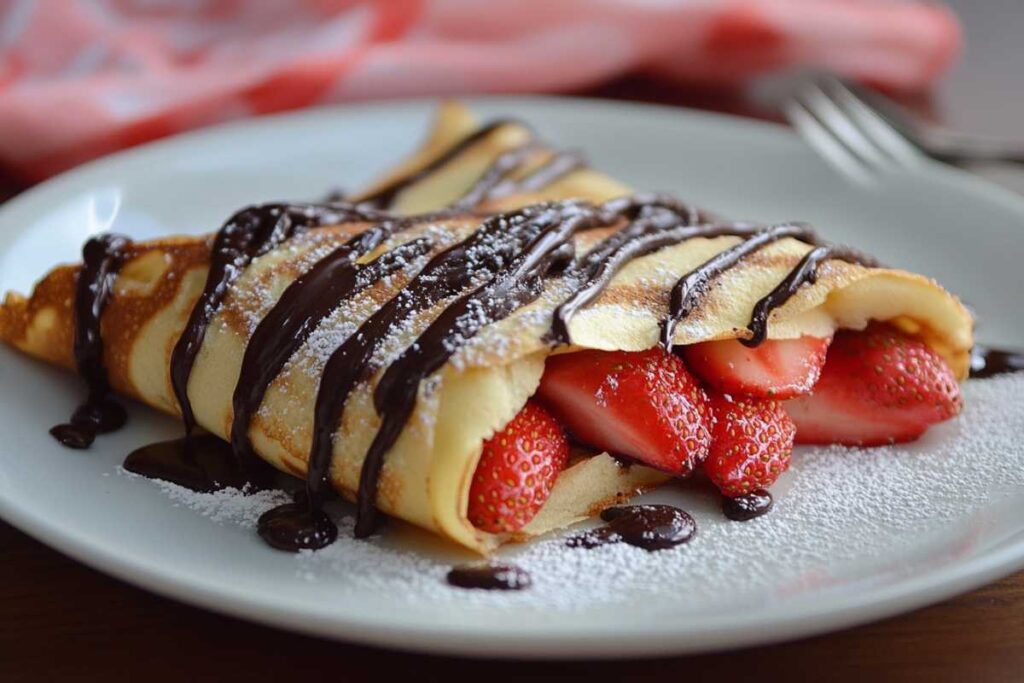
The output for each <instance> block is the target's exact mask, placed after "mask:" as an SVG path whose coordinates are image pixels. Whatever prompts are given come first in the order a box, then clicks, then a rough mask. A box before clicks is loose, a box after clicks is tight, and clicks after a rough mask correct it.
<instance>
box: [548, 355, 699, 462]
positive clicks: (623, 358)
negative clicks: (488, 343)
mask: <svg viewBox="0 0 1024 683" xmlns="http://www.w3.org/2000/svg"><path fill="white" fill-rule="evenodd" d="M537 397H538V399H539V400H540V401H541V402H542V403H543V404H544V405H545V406H547V407H548V408H549V409H550V410H551V412H552V413H553V414H554V416H555V417H556V418H557V419H558V420H559V422H561V423H562V424H563V425H564V426H565V427H566V428H567V429H568V430H569V432H571V433H572V435H573V436H574V437H575V438H576V439H578V440H579V441H581V442H583V443H585V444H588V445H590V446H594V447H596V448H600V449H602V450H605V451H608V452H609V453H612V454H615V455H624V456H628V457H630V458H633V459H636V460H639V461H640V462H642V463H644V464H646V465H649V466H651V467H654V468H657V469H660V470H662V471H664V472H667V473H669V474H673V475H676V476H685V475H687V474H689V473H690V472H692V471H693V469H694V468H695V467H696V466H698V465H699V464H700V463H701V462H702V461H703V460H704V458H705V456H706V455H707V452H708V448H709V446H710V443H711V424H712V423H711V419H712V418H711V411H710V408H709V406H708V397H707V394H706V393H705V392H704V389H703V388H702V387H701V385H700V383H699V382H697V380H696V379H695V378H694V377H693V376H692V375H691V374H690V373H689V371H688V370H687V369H686V365H685V364H684V363H683V361H682V360H681V359H679V358H677V357H676V356H673V355H672V354H669V353H665V352H664V351H662V350H661V349H648V350H646V351H637V352H627V351H592V350H591V351H581V352H578V353H570V354H564V355H556V356H552V357H550V358H548V360H547V365H546V366H545V371H544V376H543V378H542V379H541V384H540V388H539V389H538V391H537Z"/></svg>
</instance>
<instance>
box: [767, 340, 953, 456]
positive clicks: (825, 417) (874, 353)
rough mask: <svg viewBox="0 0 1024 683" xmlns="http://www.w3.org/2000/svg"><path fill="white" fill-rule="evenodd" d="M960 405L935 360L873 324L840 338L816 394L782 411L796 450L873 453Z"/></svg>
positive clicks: (916, 344) (922, 347)
mask: <svg viewBox="0 0 1024 683" xmlns="http://www.w3.org/2000/svg"><path fill="white" fill-rule="evenodd" d="M961 405H962V400H961V397H960V386H959V385H958V384H957V381H956V377H955V376H954V375H953V372H952V370H950V369H949V366H948V365H946V363H945V361H943V360H942V358H941V357H939V355H938V354H937V353H935V352H934V351H933V350H932V349H931V348H929V347H928V346H927V345H926V344H925V343H924V342H921V341H918V340H917V339H914V338H912V337H909V336H907V335H905V334H903V333H902V332H900V331H899V330H897V329H896V328H894V327H892V326H891V325H886V324H882V323H873V324H871V325H870V326H869V327H868V328H867V329H866V330H864V331H863V332H854V331H850V330H844V331H841V332H839V333H837V334H836V337H835V340H834V341H833V342H832V346H831V348H829V351H828V359H827V360H826V361H825V367H824V368H823V369H822V371H821V378H820V379H819V380H818V383H817V384H816V385H815V387H814V391H813V393H812V394H811V395H809V396H802V397H800V398H796V399H793V400H792V401H787V402H786V404H785V407H786V411H787V412H788V413H789V415H790V416H791V417H792V418H793V421H794V422H795V423H796V428H797V431H796V440H797V442H798V443H819V444H820V443H839V444H846V445H850V446H877V445H880V444H885V443H897V442H903V441H913V440H914V439H916V438H917V437H919V436H920V435H921V434H922V433H923V432H924V431H925V430H926V429H927V428H928V427H929V426H931V425H933V424H935V423H937V422H942V421H943V420H948V419H950V418H951V417H954V416H955V415H957V414H958V413H959V412H960V408H961Z"/></svg>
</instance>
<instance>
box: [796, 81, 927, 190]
mask: <svg viewBox="0 0 1024 683" xmlns="http://www.w3.org/2000/svg"><path fill="white" fill-rule="evenodd" d="M782 111H783V113H784V114H785V116H786V118H787V119H788V120H789V122H790V124H792V126H793V128H795V129H796V131H797V132H798V133H799V134H800V135H801V136H802V137H803V138H804V140H806V141H807V143H808V144H810V145H811V147H813V148H814V149H815V150H817V151H818V152H819V153H820V154H821V156H822V157H824V159H825V160H826V161H828V162H829V163H830V164H832V165H833V166H834V167H835V168H836V169H837V170H838V171H840V172H841V173H842V174H844V175H846V176H847V177H848V178H850V179H851V180H854V181H856V182H859V183H864V184H872V183H875V182H877V181H878V179H879V177H880V176H882V175H883V174H884V173H886V172H891V171H895V170H899V169H908V168H914V167H918V166H921V165H923V164H928V163H934V162H933V161H932V160H931V159H930V158H929V157H928V156H927V155H925V154H924V152H922V151H921V150H920V148H918V147H917V146H916V145H914V144H913V143H912V142H910V141H909V140H908V139H907V138H906V137H904V136H903V135H902V134H901V133H900V132H899V131H898V130H897V129H896V128H895V127H893V126H892V124H890V123H889V122H888V121H887V120H886V119H885V118H884V117H882V116H881V115H880V114H878V113H877V112H876V111H875V110H874V109H873V108H872V107H870V106H869V105H868V104H867V103H865V102H864V100H862V99H861V98H860V97H858V96H857V95H856V94H855V93H854V92H853V91H852V90H850V89H849V88H848V87H846V86H845V85H844V84H843V83H842V82H841V81H840V80H839V79H837V78H834V77H832V76H815V77H812V78H809V79H806V80H804V81H802V82H801V83H800V84H799V85H797V87H796V89H795V92H794V93H793V94H792V96H791V97H790V98H789V99H787V100H786V101H785V102H784V103H783V104H782Z"/></svg>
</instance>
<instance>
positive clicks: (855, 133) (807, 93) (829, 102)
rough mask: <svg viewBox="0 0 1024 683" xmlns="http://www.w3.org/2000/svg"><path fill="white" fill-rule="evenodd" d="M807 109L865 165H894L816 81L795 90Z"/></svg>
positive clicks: (884, 166)
mask: <svg viewBox="0 0 1024 683" xmlns="http://www.w3.org/2000/svg"><path fill="white" fill-rule="evenodd" d="M796 97H797V99H799V100H800V101H801V102H802V103H803V104H804V106H805V107H807V109H808V110H809V111H810V112H811V113H812V114H814V115H815V117H816V118H817V119H818V121H820V122H821V124H822V125H823V126H824V127H825V128H827V129H828V130H829V131H831V133H832V135H833V136H835V137H836V138H837V139H838V140H839V141H840V142H842V143H843V144H844V145H846V147H848V148H849V149H850V151H851V152H853V153H854V154H856V155H857V156H859V157H860V158H861V159H863V160H864V161H865V162H866V163H867V164H868V165H870V166H875V167H878V168H879V169H885V168H888V167H891V166H892V165H893V162H892V160H891V159H890V158H889V157H888V156H887V155H886V154H885V153H884V151H883V150H881V149H879V147H878V145H877V144H876V143H875V142H874V141H873V140H872V139H871V138H869V137H868V136H867V135H865V134H864V132H863V131H862V130H861V129H860V128H859V127H858V126H857V125H856V124H855V123H854V122H853V121H852V120H851V117H850V115H849V114H847V113H846V112H845V111H844V110H843V109H842V108H840V107H839V105H838V104H837V103H836V102H835V100H833V99H832V97H831V96H830V95H829V93H827V92H826V91H825V90H823V89H822V87H821V86H820V85H819V84H818V83H817V82H815V81H808V82H806V83H804V84H803V85H802V86H801V87H800V88H799V89H798V90H797V93H796Z"/></svg>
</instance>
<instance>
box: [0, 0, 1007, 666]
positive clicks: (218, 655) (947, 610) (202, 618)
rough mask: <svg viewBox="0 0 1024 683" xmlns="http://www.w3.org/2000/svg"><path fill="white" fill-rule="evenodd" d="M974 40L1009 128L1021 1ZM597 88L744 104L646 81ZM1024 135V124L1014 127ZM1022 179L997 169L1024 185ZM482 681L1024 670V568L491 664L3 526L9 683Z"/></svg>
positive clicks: (2, 626)
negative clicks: (292, 613)
mask: <svg viewBox="0 0 1024 683" xmlns="http://www.w3.org/2000/svg"><path fill="white" fill-rule="evenodd" d="M951 4H953V5H955V6H956V7H957V8H958V9H959V10H960V11H961V13H962V15H963V17H964V21H965V25H966V28H967V33H968V44H969V46H970V47H969V49H968V53H967V55H966V59H965V60H964V62H963V63H962V64H961V65H960V66H958V67H957V69H956V70H955V71H954V73H953V74H952V75H951V77H950V79H949V81H948V83H947V84H946V85H945V86H944V87H943V89H942V90H941V91H940V92H939V94H938V96H937V97H936V99H935V101H934V109H935V110H936V111H937V112H938V115H939V117H940V118H942V119H944V120H946V121H949V122H951V123H953V124H955V125H956V126H957V127H959V128H963V129H976V130H983V131H988V132H994V133H998V134H1002V135H1007V136H1009V135H1013V134H1014V133H1015V132H1017V131H1019V130H1020V126H1021V123H1020V122H1021V121H1024V101H1022V99H1021V96H1022V92H1021V88H1020V85H1021V74H1022V73H1024V48H1021V47H1020V43H1019V40H1020V39H1019V36H1020V35H1022V34H1024V8H1022V6H1021V5H1020V2H1019V0H985V2H978V1H977V0H955V1H954V2H952V3H951ZM596 94H602V95H610V96H616V97H633V98H638V99H654V100H659V101H665V102H675V103H683V104H701V105H704V106H711V107H715V108H727V109H728V108H732V106H733V104H734V103H730V102H727V101H723V100H721V99H719V98H713V97H704V96H695V95H693V94H689V95H687V96H685V97H684V96H680V95H679V94H678V93H675V92H668V91H665V90H661V89H659V88H658V87H655V86H652V85H651V84H649V83H645V82H643V81H639V80H635V79H634V80H630V81H626V82H622V83H619V84H616V85H614V86H612V87H608V88H602V89H600V90H598V91H597V92H596ZM1018 136H1019V137H1024V132H1022V133H1019V134H1018ZM1022 176H1024V172H1022V173H1021V175H1020V176H1014V175H1010V174H1007V173H1001V174H1000V179H1002V180H1004V181H1005V182H1007V183H1008V184H1011V185H1015V186H1017V187H1019V188H1021V189H1022V190H1024V181H1022V180H1021V179H1020V178H1021V177H1022ZM308 674H313V675H315V676H316V677H317V678H321V677H322V678H328V677H329V678H331V679H334V680H338V681H357V680H370V679H374V680H378V681H381V680H388V679H389V677H390V675H391V674H399V675H405V676H408V679H409V680H416V681H424V680H452V679H453V678H455V677H459V678H461V677H462V676H468V677H473V678H476V679H478V680H483V681H486V680H488V679H489V678H491V679H493V678H494V677H495V675H509V674H513V675H522V676H530V677H536V678H549V677H550V678H552V679H553V678H565V677H579V678H583V677H585V678H587V679H588V680H593V679H598V678H621V679H631V680H636V679H641V678H642V679H647V678H652V679H653V678H663V679H666V680H672V679H678V680H682V679H691V680H693V679H696V680H703V679H705V678H708V679H710V678H712V677H714V678H716V679H723V680H730V679H737V680H745V679H747V678H757V679H761V680H774V679H775V678H779V679H782V678H785V679H787V680H791V681H798V680H821V679H822V678H828V679H829V680H837V681H846V680H860V679H862V678H867V677H869V676H870V677H871V678H872V679H874V680H903V679H907V678H913V679H915V680H916V679H925V680H949V681H966V680H972V681H975V680H993V681H1016V680H1024V573H1021V574H1018V575H1016V576H1011V577H1009V578H1007V579H1004V580H1003V581H1000V582H997V583H994V584H992V585H990V586H988V587H986V588H983V589H981V590H978V591H975V592H973V593H970V594H968V595H964V596H961V597H959V598H956V599H953V600H950V601H948V602H945V603H943V604H941V605H936V606H934V607H929V608H927V609H923V610H920V611H917V612H914V613H911V614H907V615H904V616H900V617H897V618H894V619H889V620H887V621H884V622H880V623H877V624H873V625H869V626H863V627H860V628H855V629H851V630H848V631H845V632H841V633H837V634H832V635H826V636H821V637H818V638H812V639H808V640H803V641H798V642H794V643H789V644H784V645H778V646H772V647H763V648H756V649H749V650H742V651H738V652H730V653H723V654H713V655H706V656H700V657H688V658H679V659H660V660H646V661H630V662H614V663H596V664H595V663H583V662H579V663H526V664H523V663H504V662H503V663H495V662H475V661H467V660H458V659H443V658H436V657H423V656H417V655H409V654H401V653H395V652H386V651H382V650H377V649H371V648H365V647H357V646H351V645H343V644H339V643H334V642H327V641H322V640H317V639H313V638H307V637H303V636H297V635H292V634H289V633H285V632H282V631H277V630H274V629H270V628H265V627H261V626H255V625H252V624H248V623H245V622H242V621H237V620H235V619H231V618H228V617H221V616H218V615H214V614H210V613H208V612H204V611H202V610H198V609H194V608H191V607H186V606H183V605H180V604H177V603H174V602H172V601H169V600H165V599H163V598H159V597H155V596H153V595H151V594H149V593H146V592H144V591H141V590H138V589H136V588H133V587H130V586H128V585H126V584H123V583H121V582H119V581H116V580H114V579H111V578H108V577H106V576H104V575H102V574H99V573H97V572H95V571H92V570H91V569H87V568H85V567H83V566H82V565H79V564H77V563H75V562H74V561H72V560H69V559H67V558H65V557H63V556H62V555H60V554H59V553H57V552H55V551H53V550H50V549H48V548H46V547H45V546H43V545H41V544H40V543H37V542H36V541H34V540H32V539H31V538H29V537H28V536H25V535H24V534H22V533H20V532H18V531H16V530H15V529H13V528H12V527H10V526H8V525H6V524H4V523H2V522H0V680H2V681H10V682H13V681H21V680H25V681H35V680H54V679H61V680H78V679H80V678H88V679H95V678H108V679H110V680H124V679H132V680H145V679H154V680H161V679H166V678H184V677H188V678H190V679H191V678H196V679H200V680H216V679H231V678H236V677H243V676H244V677H245V678H248V679H260V680H264V679H266V680H283V679H285V678H286V677H291V676H295V675H308Z"/></svg>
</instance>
